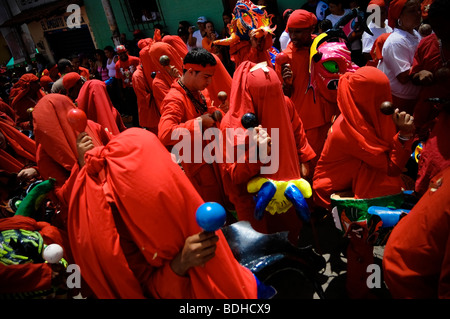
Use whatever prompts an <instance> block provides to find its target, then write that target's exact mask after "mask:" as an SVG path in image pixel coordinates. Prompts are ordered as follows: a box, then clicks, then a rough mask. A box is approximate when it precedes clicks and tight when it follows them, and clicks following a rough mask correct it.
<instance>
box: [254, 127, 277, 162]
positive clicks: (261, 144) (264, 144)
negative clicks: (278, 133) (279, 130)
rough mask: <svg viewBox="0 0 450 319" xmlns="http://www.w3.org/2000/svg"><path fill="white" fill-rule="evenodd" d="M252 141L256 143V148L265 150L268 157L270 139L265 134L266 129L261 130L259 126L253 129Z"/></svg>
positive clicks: (267, 134)
mask: <svg viewBox="0 0 450 319" xmlns="http://www.w3.org/2000/svg"><path fill="white" fill-rule="evenodd" d="M254 130H255V131H254V134H253V139H254V141H255V142H256V145H257V146H258V148H266V149H267V155H270V151H271V144H272V139H271V138H270V136H269V133H267V130H266V129H263V128H262V126H261V125H258V126H257V127H255V128H254Z"/></svg>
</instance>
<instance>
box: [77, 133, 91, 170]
mask: <svg viewBox="0 0 450 319" xmlns="http://www.w3.org/2000/svg"><path fill="white" fill-rule="evenodd" d="M93 148H94V143H93V142H92V138H91V137H90V136H89V135H88V134H87V133H86V132H82V133H80V134H79V135H78V137H77V151H78V164H79V165H80V167H83V166H84V164H85V162H84V154H86V152H87V151H89V150H91V149H93Z"/></svg>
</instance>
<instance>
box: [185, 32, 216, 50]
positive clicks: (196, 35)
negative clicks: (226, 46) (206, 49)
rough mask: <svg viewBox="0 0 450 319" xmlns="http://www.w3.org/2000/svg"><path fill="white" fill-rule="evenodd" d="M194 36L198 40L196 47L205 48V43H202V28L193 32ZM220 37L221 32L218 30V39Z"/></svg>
mask: <svg viewBox="0 0 450 319" xmlns="http://www.w3.org/2000/svg"><path fill="white" fill-rule="evenodd" d="M192 36H193V37H195V38H196V40H197V44H196V45H195V47H196V48H203V44H202V40H203V37H202V34H201V32H200V30H195V31H194V33H192ZM218 38H219V34H218V33H217V31H216V39H218ZM195 47H194V48H195ZM191 49H192V48H191Z"/></svg>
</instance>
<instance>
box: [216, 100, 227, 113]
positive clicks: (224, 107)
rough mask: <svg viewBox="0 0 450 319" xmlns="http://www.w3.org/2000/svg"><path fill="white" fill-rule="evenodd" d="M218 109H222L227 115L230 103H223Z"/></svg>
mask: <svg viewBox="0 0 450 319" xmlns="http://www.w3.org/2000/svg"><path fill="white" fill-rule="evenodd" d="M218 108H219V109H221V110H222V111H223V112H224V113H227V112H228V110H229V109H230V102H228V100H226V101H225V102H224V103H221V104H220V105H219V106H218Z"/></svg>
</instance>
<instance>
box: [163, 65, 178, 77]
mask: <svg viewBox="0 0 450 319" xmlns="http://www.w3.org/2000/svg"><path fill="white" fill-rule="evenodd" d="M164 69H165V70H166V71H167V73H169V75H170V76H171V77H173V78H174V79H178V78H180V77H181V75H180V71H178V69H177V68H176V67H175V66H173V65H169V66H166V67H165V68H164Z"/></svg>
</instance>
